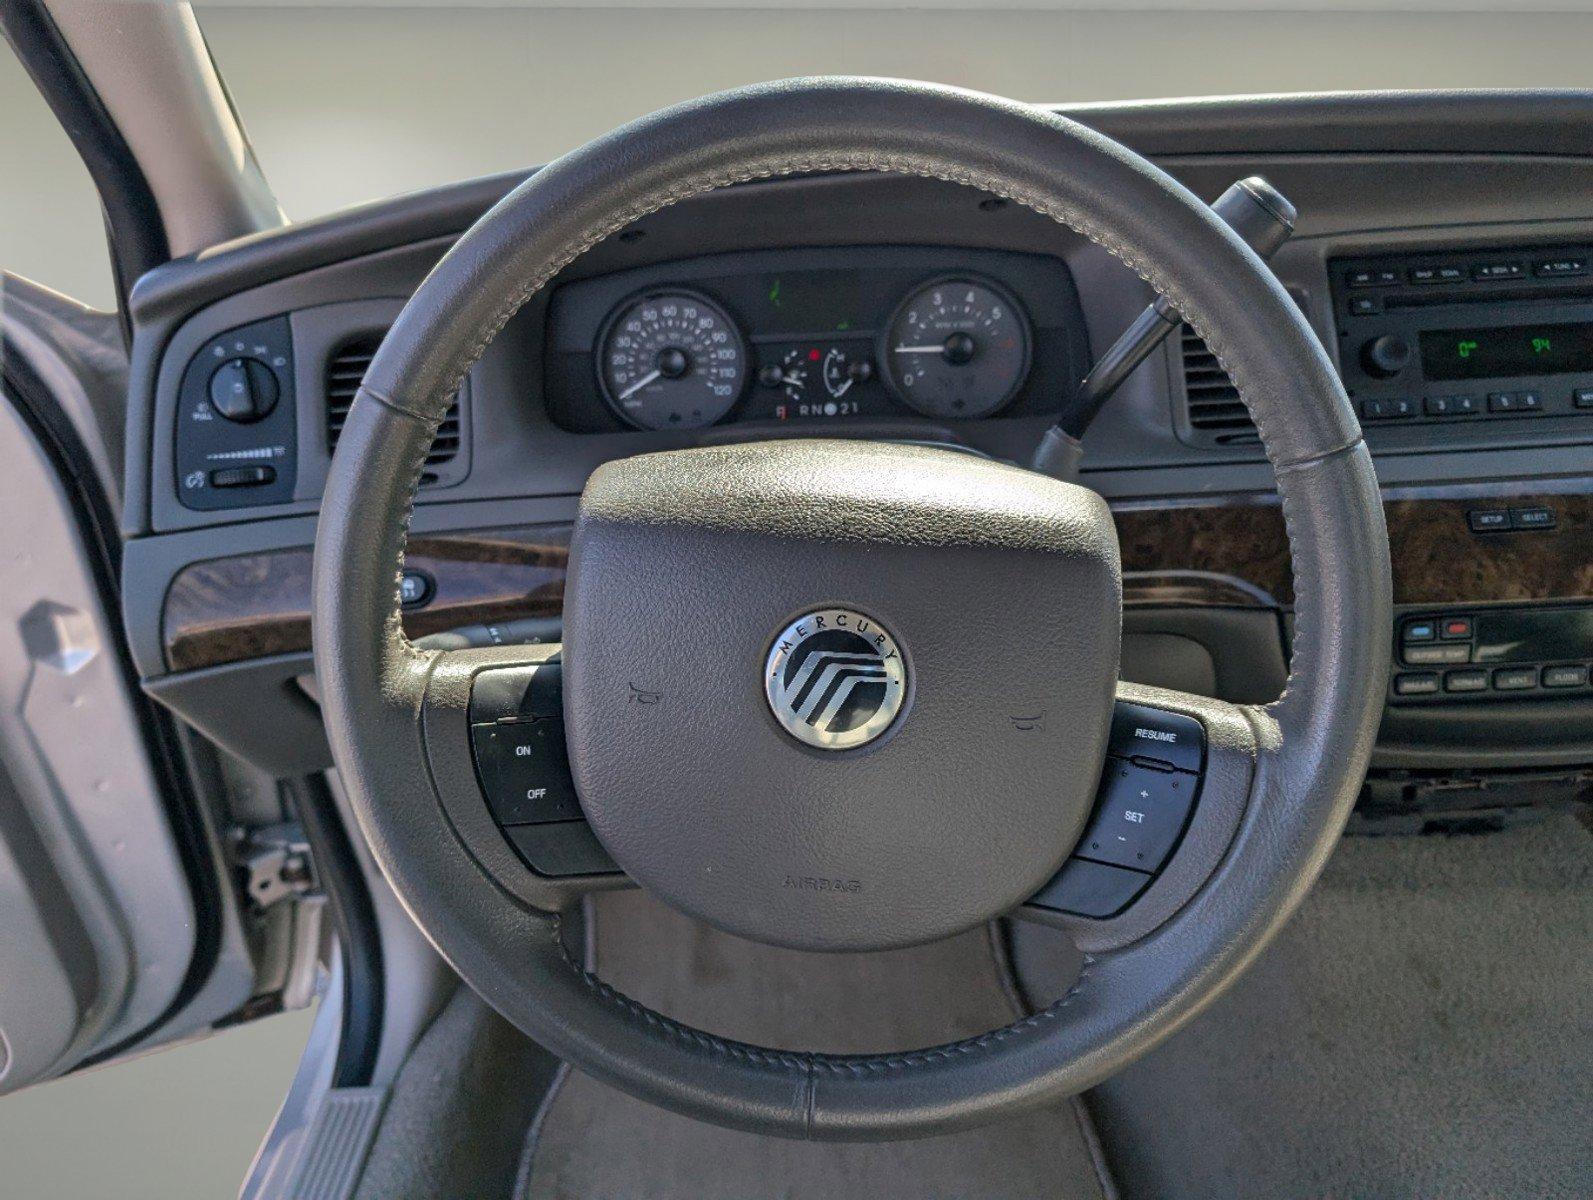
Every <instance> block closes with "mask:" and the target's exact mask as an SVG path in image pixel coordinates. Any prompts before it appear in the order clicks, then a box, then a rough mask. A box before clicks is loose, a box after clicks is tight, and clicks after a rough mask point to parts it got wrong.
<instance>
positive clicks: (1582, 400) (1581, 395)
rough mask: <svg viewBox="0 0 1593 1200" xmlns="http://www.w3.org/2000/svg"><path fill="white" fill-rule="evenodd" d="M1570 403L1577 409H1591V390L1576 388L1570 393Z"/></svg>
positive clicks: (1592, 390) (1592, 400) (1592, 393)
mask: <svg viewBox="0 0 1593 1200" xmlns="http://www.w3.org/2000/svg"><path fill="white" fill-rule="evenodd" d="M1571 403H1572V404H1574V405H1575V406H1576V407H1577V408H1593V388H1577V389H1576V390H1575V391H1573V392H1572V393H1571Z"/></svg>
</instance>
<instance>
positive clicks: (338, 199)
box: [200, 0, 1593, 220]
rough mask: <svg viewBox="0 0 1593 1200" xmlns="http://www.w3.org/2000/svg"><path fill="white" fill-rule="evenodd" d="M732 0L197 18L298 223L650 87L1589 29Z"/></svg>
mask: <svg viewBox="0 0 1593 1200" xmlns="http://www.w3.org/2000/svg"><path fill="white" fill-rule="evenodd" d="M744 3H745V4H746V6H744V7H740V8H726V7H721V6H719V5H710V4H700V5H697V6H685V7H661V6H639V7H633V8H621V7H613V6H610V5H608V4H603V3H591V2H588V3H585V4H582V3H580V2H579V0H576V3H573V4H571V3H566V4H565V5H564V6H561V7H557V8H552V7H529V6H527V7H502V6H500V7H487V8H471V7H463V6H451V5H450V6H439V7H433V8H388V7H383V8H380V9H377V8H371V7H353V6H319V7H317V6H309V7H305V6H297V5H295V6H291V7H288V6H284V7H275V8H247V9H245V8H234V7H230V6H206V7H204V8H202V9H201V10H200V20H201V22H202V25H203V28H204V31H205V34H206V36H207V37H208V39H209V41H210V44H211V47H212V51H213V53H214V55H215V57H216V60H217V62H218V64H219V65H220V67H221V72H222V75H223V77H224V78H225V79H226V81H227V84H228V86H229V87H230V88H231V90H232V93H233V96H234V99H235V102H236V104H237V107H238V110H239V112H240V113H241V114H242V117H243V120H244V123H245V126H246V127H247V129H248V131H249V134H250V137H251V138H252V139H253V142H254V145H255V148H256V150H257V152H258V155H259V158H260V162H261V165H262V166H263V168H264V170H265V173H266V176H267V178H268V179H269V180H270V181H271V184H272V186H273V188H274V189H275V190H276V193H277V196H278V198H279V199H280V201H281V202H282V205H283V207H284V209H286V211H287V213H288V215H289V216H290V217H291V218H292V219H294V220H302V219H304V218H306V217H312V216H316V215H318V214H321V213H325V212H328V211H331V210H334V209H337V208H341V207H344V206H346V205H350V204H355V203H359V202H362V201H366V200H371V199H375V198H377V197H381V196H388V195H392V194H394V193H398V192H405V191H412V190H415V189H417V188H424V187H431V186H434V185H437V184H442V183H447V182H451V181H454V180H459V179H465V178H469V177H471V176H476V175H483V174H490V173H493V172H498V171H510V170H517V169H520V168H523V167H526V166H530V165H533V164H536V163H539V162H545V161H547V160H549V159H551V158H553V157H556V156H557V155H559V154H561V153H563V152H564V151H566V150H569V149H571V148H573V147H575V146H577V145H580V144H581V143H582V142H583V141H586V140H587V139H589V138H592V137H595V136H597V135H599V134H601V133H604V132H606V131H607V130H609V129H611V128H613V127H614V126H615V125H618V124H620V123H621V122H624V121H626V120H629V119H631V118H633V117H636V116H639V115H641V114H643V113H646V112H649V111H651V110H653V109H656V108H659V107H662V106H663V105H666V104H671V103H674V102H676V101H679V100H685V99H688V98H691V97H694V96H699V95H702V94H703V93H705V92H711V91H715V90H718V89H720V88H726V87H731V86H735V85H739V84H746V83H753V82H757V81H760V80H766V79H778V78H784V77H788V76H793V75H805V74H868V75H890V76H902V77H909V78H918V79H926V80H932V81H935V82H940V83H950V84H956V85H960V86H964V87H971V88H978V89H981V90H985V91H991V92H997V93H1000V94H1003V95H1008V96H1013V97H1016V98H1019V99H1025V100H1033V101H1044V102H1058V103H1062V102H1082V101H1093V100H1131V99H1147V98H1155V97H1172V96H1203V95H1232V94H1236V93H1254V92H1285V91H1316V90H1336V89H1349V88H1438V87H1523V86H1533V87H1551V86H1567V87H1571V86H1585V85H1586V83H1587V81H1588V77H1589V69H1588V58H1587V47H1588V46H1589V45H1593V13H1563V12H1562V13H1558V14H1527V13H1522V12H1508V11H1499V10H1501V9H1504V8H1516V7H1518V5H1516V4H1509V3H1493V4H1492V5H1491V6H1490V7H1492V8H1493V9H1494V11H1487V12H1477V11H1471V12H1453V11H1450V12H1439V11H1410V10H1411V9H1412V8H1418V9H1422V8H1429V7H1431V8H1437V7H1440V5H1436V4H1434V5H1431V6H1429V5H1427V4H1425V3H1421V2H1420V0H1418V3H1416V4H1412V3H1410V0H1403V2H1402V3H1398V4H1395V3H1387V2H1385V3H1379V0H1317V2H1316V3H1313V4H1312V7H1313V8H1314V9H1315V10H1316V11H1310V12H1305V11H1290V10H1291V9H1296V8H1298V5H1296V4H1292V3H1289V2H1287V0H1285V2H1274V3H1271V4H1264V3H1262V4H1258V3H1256V2H1255V0H1160V2H1159V3H1156V4H1154V5H1143V4H1140V5H1136V6H1135V7H1133V8H1127V7H1119V8H1115V9H1113V10H1112V11H1086V10H1085V9H1083V8H1081V7H1080V6H1079V5H1078V4H1076V3H1067V2H1066V0H1061V2H1053V3H1049V4H1047V3H1044V2H1043V0H1041V2H1036V0H1027V3H1024V4H1023V6H1022V7H1021V8H1017V7H1014V5H1013V3H1012V0H1007V3H1005V4H997V5H977V4H969V3H966V2H965V3H962V4H946V3H938V4H937V3H934V2H933V0H930V2H929V3H927V4H926V3H923V2H922V0H920V2H919V3H916V4H914V5H913V6H911V7H909V6H907V5H905V4H896V5H878V6H875V7H870V8H859V7H851V6H847V5H844V4H840V3H836V2H835V0H831V2H829V3H824V2H822V0H821V2H819V3H812V2H810V3H808V4H803V5H793V4H782V5H779V6H778V7H776V6H772V5H763V6H759V5H757V4H756V0H744ZM1442 7H1451V8H1453V7H1456V6H1454V5H1447V6H1442ZM1471 7H1476V6H1475V5H1472V6H1471ZM1216 8H1230V9H1237V8H1246V9H1248V10H1249V11H1244V12H1236V11H1227V12H1223V11H1211V10H1212V9H1216ZM1395 8H1399V9H1403V10H1404V11H1393V10H1394V9H1395ZM1269 9H1270V10H1271V11H1267V10H1269ZM1334 10H1336V11H1334ZM1368 10H1371V11H1368ZM1379 10H1381V11H1379ZM334 131H335V132H334Z"/></svg>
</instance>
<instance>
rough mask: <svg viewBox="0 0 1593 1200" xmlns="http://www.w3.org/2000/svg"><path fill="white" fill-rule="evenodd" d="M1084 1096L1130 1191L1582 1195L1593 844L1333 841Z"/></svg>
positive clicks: (1570, 835) (1575, 826)
mask: <svg viewBox="0 0 1593 1200" xmlns="http://www.w3.org/2000/svg"><path fill="white" fill-rule="evenodd" d="M1019 961H1020V963H1021V962H1022V961H1023V959H1022V958H1021V957H1020V959H1019ZM1090 1105H1091V1109H1092V1112H1093V1113H1094V1116H1095V1119H1096V1122H1097V1124H1098V1128H1099V1129H1100V1134H1101V1139H1102V1142H1103V1143H1104V1145H1105V1147H1106V1151H1107V1157H1108V1160H1109V1162H1110V1163H1111V1166H1112V1172H1113V1175H1114V1176H1115V1178H1116V1180H1117V1184H1118V1187H1119V1188H1120V1190H1121V1192H1122V1195H1123V1196H1124V1197H1125V1200H1139V1198H1141V1197H1145V1198H1151V1197H1154V1198H1156V1200H1171V1198H1178V1197H1208V1196H1210V1197H1235V1198H1241V1200H1242V1198H1247V1197H1267V1198H1268V1200H1289V1198H1291V1197H1357V1198H1366V1200H1376V1198H1380V1197H1401V1198H1403V1197H1442V1198H1443V1200H1465V1198H1469V1197H1489V1198H1494V1200H1497V1198H1507V1197H1534V1198H1537V1197H1560V1196H1565V1197H1572V1196H1575V1197H1588V1196H1593V837H1590V836H1589V833H1588V831H1587V829H1586V828H1584V827H1583V826H1582V825H1581V824H1580V823H1578V821H1576V820H1575V819H1573V818H1571V817H1569V816H1566V817H1556V818H1554V819H1552V820H1550V821H1547V822H1545V823H1543V824H1540V825H1536V826H1531V827H1526V828H1520V829H1515V830H1511V831H1507V832H1502V833H1496V834H1489V835H1484V836H1478V837H1465V838H1444V837H1424V838H1367V837H1353V838H1348V839H1346V840H1345V841H1344V842H1343V843H1342V845H1341V846H1340V848H1339V850H1338V851H1337V853H1336V854H1335V855H1334V857H1333V859H1332V861H1331V862H1330V864H1329V866H1328V868H1327V871H1326V872H1325V874H1324V877H1323V879H1322V881H1321V882H1320V883H1319V884H1318V886H1317V888H1316V890H1315V891H1314V892H1313V893H1312V894H1311V896H1310V897H1309V898H1308V899H1307V901H1306V903H1305V906H1304V907H1303V909H1302V910H1301V912H1300V914H1299V915H1298V916H1297V917H1296V918H1295V919H1294V921H1293V922H1292V923H1291V924H1290V925H1289V926H1288V928H1286V929H1285V930H1284V932H1283V933H1282V935H1281V936H1280V938H1279V941H1278V942H1277V943H1276V944H1275V945H1274V946H1273V947H1272V948H1270V949H1269V950H1268V951H1267V953H1266V955H1265V956H1264V957H1263V958H1262V959H1261V961H1260V962H1259V963H1257V964H1256V966H1255V967H1254V968H1253V969H1252V970H1251V971H1250V972H1249V973H1248V974H1247V975H1246V976H1245V977H1244V978H1243V979H1242V980H1241V981H1240V982H1239V984H1238V985H1237V986H1236V987H1235V989H1234V990H1233V991H1232V992H1230V993H1229V995H1228V996H1226V997H1224V999H1223V1000H1221V1001H1219V1003H1218V1004H1217V1005H1216V1006H1215V1007H1214V1008H1213V1009H1212V1010H1211V1011H1209V1012H1207V1013H1205V1014H1203V1015H1202V1016H1201V1017H1200V1018H1199V1019H1197V1021H1196V1022H1195V1023H1194V1024H1192V1025H1191V1026H1190V1027H1189V1028H1188V1029H1186V1030H1184V1031H1182V1032H1181V1033H1179V1034H1178V1035H1177V1036H1176V1037H1174V1038H1173V1039H1172V1040H1170V1041H1169V1042H1168V1043H1167V1044H1166V1045H1165V1046H1163V1047H1161V1048H1160V1049H1158V1050H1157V1051H1156V1052H1154V1053H1153V1054H1152V1055H1150V1056H1149V1057H1148V1058H1146V1059H1145V1060H1144V1061H1142V1062H1141V1063H1139V1064H1138V1065H1136V1066H1134V1067H1132V1068H1130V1069H1129V1070H1128V1071H1127V1072H1125V1073H1124V1074H1123V1075H1121V1076H1119V1077H1118V1078H1117V1079H1115V1080H1113V1081H1111V1082H1110V1083H1108V1084H1107V1085H1106V1086H1104V1087H1102V1088H1100V1089H1097V1091H1095V1092H1093V1093H1091V1096H1090Z"/></svg>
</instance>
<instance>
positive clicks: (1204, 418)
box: [1183, 325, 1257, 445]
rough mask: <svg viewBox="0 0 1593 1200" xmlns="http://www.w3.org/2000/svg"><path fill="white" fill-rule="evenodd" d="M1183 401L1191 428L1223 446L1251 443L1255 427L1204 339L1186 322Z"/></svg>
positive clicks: (1237, 390) (1226, 374)
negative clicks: (1207, 434) (1235, 443)
mask: <svg viewBox="0 0 1593 1200" xmlns="http://www.w3.org/2000/svg"><path fill="white" fill-rule="evenodd" d="M1183 356H1184V400H1185V411H1186V412H1188V414H1189V424H1190V427H1191V428H1192V429H1199V430H1202V431H1204V432H1206V433H1209V434H1210V435H1211V436H1212V439H1213V440H1214V441H1217V442H1219V443H1222V444H1224V445H1226V444H1229V443H1234V442H1254V441H1256V440H1257V438H1256V427H1255V426H1254V425H1253V424H1251V422H1250V414H1249V413H1248V412H1247V411H1246V410H1245V406H1244V402H1243V401H1242V400H1240V399H1239V389H1238V388H1236V387H1234V385H1233V380H1232V379H1230V378H1228V372H1227V371H1224V370H1223V369H1222V364H1221V363H1219V362H1218V361H1217V356H1216V355H1215V354H1213V353H1212V352H1211V348H1210V347H1209V346H1207V345H1206V343H1205V340H1204V339H1203V338H1202V337H1201V336H1200V335H1199V334H1198V333H1196V332H1195V331H1194V330H1193V329H1191V328H1190V327H1189V326H1188V325H1185V326H1184V327H1183Z"/></svg>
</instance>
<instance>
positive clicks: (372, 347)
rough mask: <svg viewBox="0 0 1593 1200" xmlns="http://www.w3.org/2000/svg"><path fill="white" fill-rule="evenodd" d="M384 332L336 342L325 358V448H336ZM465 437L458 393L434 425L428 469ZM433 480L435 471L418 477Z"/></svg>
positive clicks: (451, 457) (447, 457) (444, 460)
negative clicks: (444, 413)
mask: <svg viewBox="0 0 1593 1200" xmlns="http://www.w3.org/2000/svg"><path fill="white" fill-rule="evenodd" d="M385 336H386V334H385V333H364V334H360V335H359V336H358V337H353V338H350V339H348V340H347V341H345V342H343V343H341V344H340V345H338V346H336V347H335V348H334V349H333V351H332V353H331V354H329V355H328V356H327V360H326V452H327V453H328V454H331V453H332V452H333V451H335V450H336V449H337V439H338V437H339V436H340V435H341V434H342V432H343V423H344V422H345V421H347V420H348V412H349V409H350V408H351V407H353V404H354V393H355V392H357V391H359V386H360V381H361V380H362V379H364V378H365V371H366V368H367V367H369V366H370V365H371V359H373V358H375V357H376V348H377V347H378V346H380V345H381V344H382V338H383V337H385ZM463 440H464V429H463V425H462V422H461V419H460V415H459V397H458V396H455V397H454V402H453V403H452V404H450V405H449V406H448V414H447V416H445V417H443V421H442V424H441V425H440V426H438V427H437V436H436V438H435V439H433V441H432V444H431V451H430V453H428V454H427V455H426V467H427V469H428V472H430V471H431V470H432V469H434V468H436V467H440V466H443V465H444V464H446V463H450V462H452V461H453V460H454V458H455V457H457V456H458V454H459V447H460V445H461V444H462V443H463ZM434 482H436V476H435V474H427V475H423V476H422V477H421V483H422V484H426V483H434Z"/></svg>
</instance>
